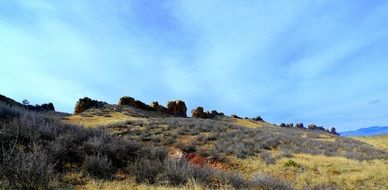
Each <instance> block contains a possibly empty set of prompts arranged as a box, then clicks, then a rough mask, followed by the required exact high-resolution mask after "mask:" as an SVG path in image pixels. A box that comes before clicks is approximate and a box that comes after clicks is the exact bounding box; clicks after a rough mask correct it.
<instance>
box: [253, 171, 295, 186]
mask: <svg viewBox="0 0 388 190" xmlns="http://www.w3.org/2000/svg"><path fill="white" fill-rule="evenodd" d="M250 185H251V186H252V187H253V188H259V189H264V190H267V189H268V190H270V189H271V190H291V189H292V185H291V184H290V183H288V182H287V181H285V180H282V179H280V178H276V177H274V176H271V175H268V174H259V175H256V176H254V177H253V178H252V179H251V181H250Z"/></svg>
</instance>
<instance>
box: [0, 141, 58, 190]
mask: <svg viewBox="0 0 388 190" xmlns="http://www.w3.org/2000/svg"><path fill="white" fill-rule="evenodd" d="M53 171H54V170H53V165H52V164H51V162H50V160H49V159H48V156H47V153H46V151H45V150H42V149H41V148H39V147H38V146H36V145H32V146H30V147H28V150H23V149H21V148H17V147H16V146H15V147H13V148H12V149H9V150H3V152H2V155H1V166H0V176H3V178H4V180H5V181H6V186H8V187H7V189H8V188H9V189H48V188H49V184H50V182H51V181H52V180H53V179H54V172H53Z"/></svg>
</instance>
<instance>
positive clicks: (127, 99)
mask: <svg viewBox="0 0 388 190" xmlns="http://www.w3.org/2000/svg"><path fill="white" fill-rule="evenodd" d="M135 101H136V100H135V98H132V97H129V96H124V97H121V98H120V100H119V103H118V105H119V106H124V105H130V106H134V105H135Z"/></svg>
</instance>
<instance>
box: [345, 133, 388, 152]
mask: <svg viewBox="0 0 388 190" xmlns="http://www.w3.org/2000/svg"><path fill="white" fill-rule="evenodd" d="M351 138H352V139H356V140H359V141H362V142H365V143H368V144H371V145H372V146H374V147H376V148H378V149H382V150H388V135H381V136H371V137H351Z"/></svg>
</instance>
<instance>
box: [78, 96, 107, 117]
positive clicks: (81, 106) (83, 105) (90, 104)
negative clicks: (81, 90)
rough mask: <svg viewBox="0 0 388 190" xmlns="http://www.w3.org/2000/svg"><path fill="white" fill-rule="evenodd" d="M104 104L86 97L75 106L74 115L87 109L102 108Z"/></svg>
mask: <svg viewBox="0 0 388 190" xmlns="http://www.w3.org/2000/svg"><path fill="white" fill-rule="evenodd" d="M105 104H107V103H106V102H101V101H97V100H92V99H90V98H88V97H85V98H81V99H79V100H78V101H77V103H76V104H75V108H74V113H75V114H79V113H82V112H84V111H85V110H87V109H89V108H100V107H103V106H104V105H105Z"/></svg>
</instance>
